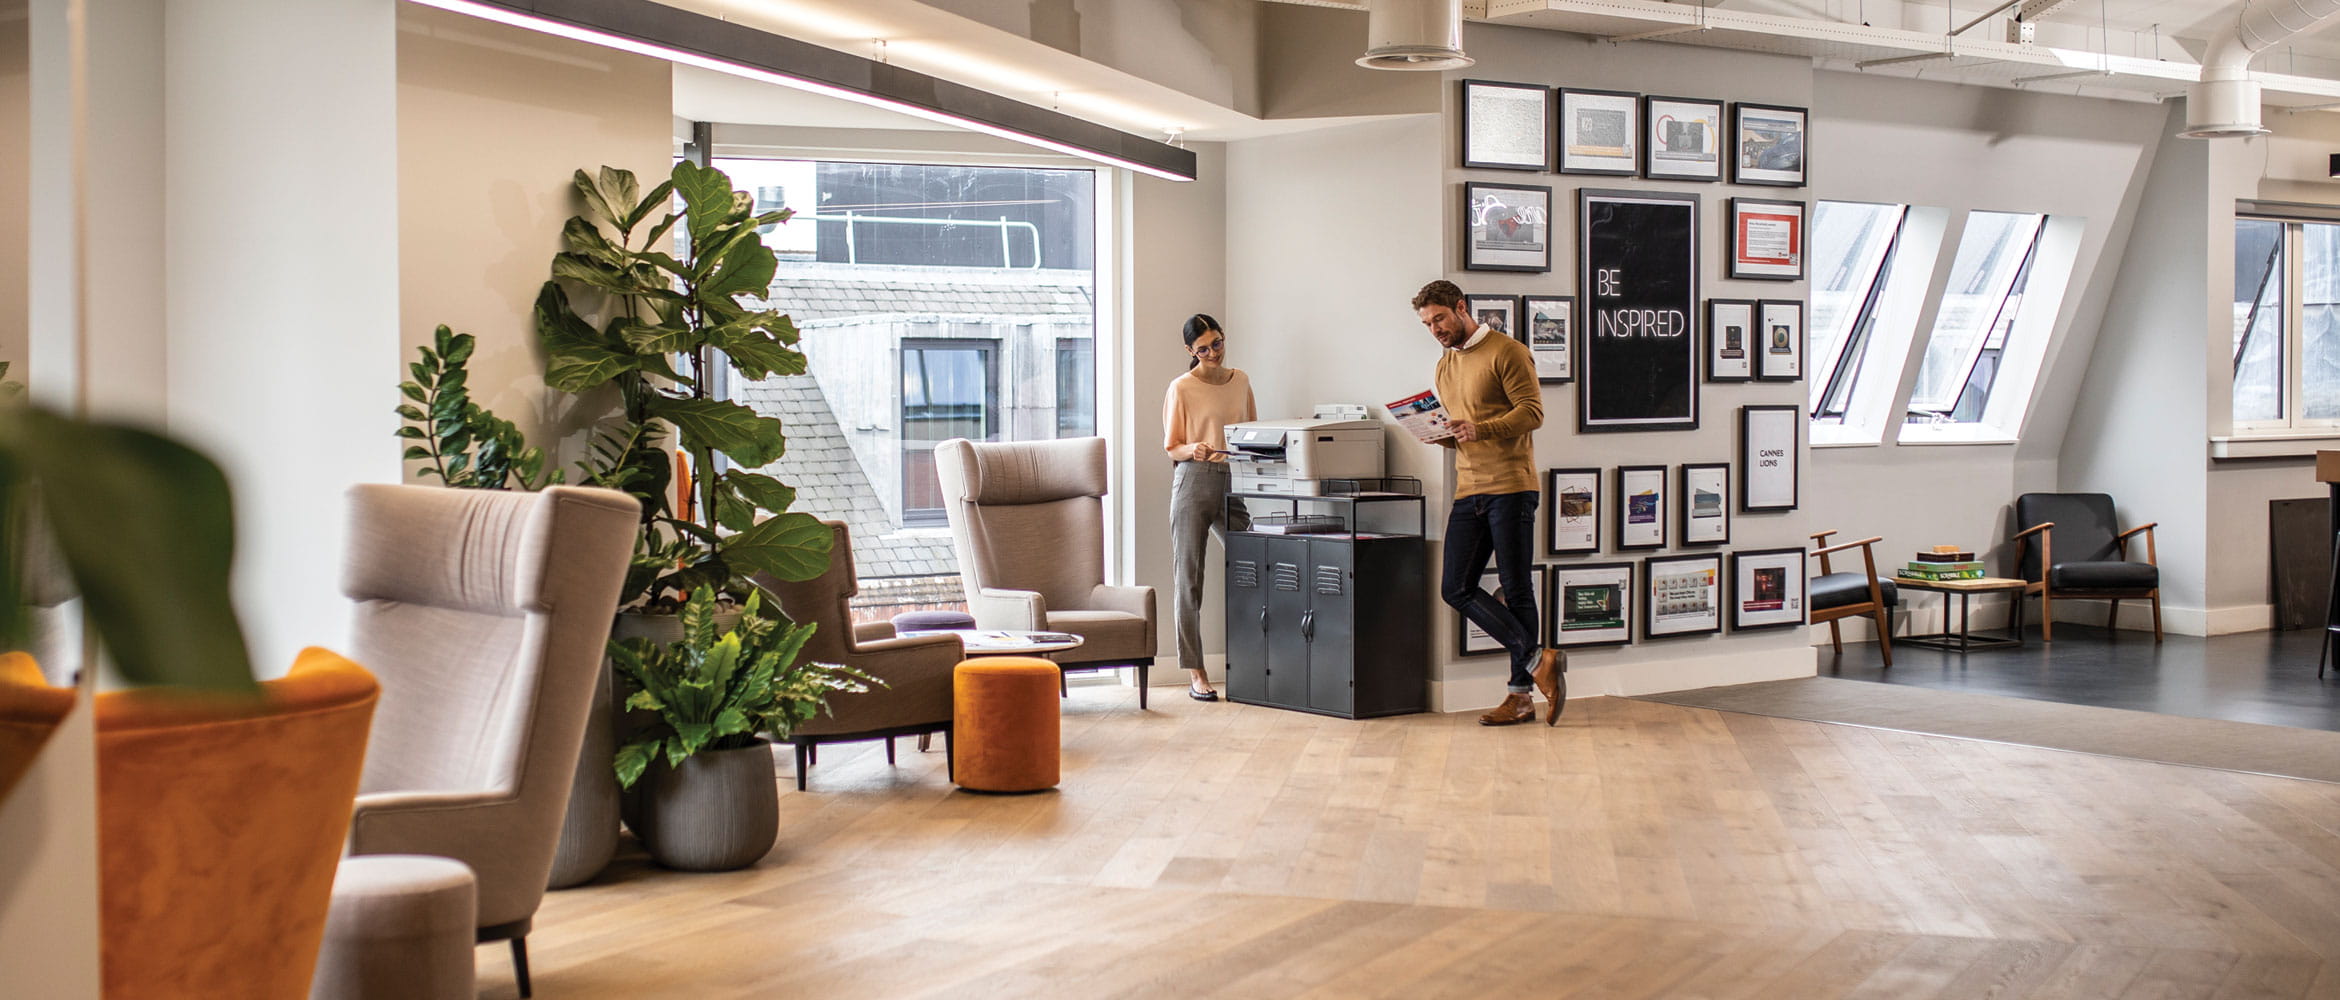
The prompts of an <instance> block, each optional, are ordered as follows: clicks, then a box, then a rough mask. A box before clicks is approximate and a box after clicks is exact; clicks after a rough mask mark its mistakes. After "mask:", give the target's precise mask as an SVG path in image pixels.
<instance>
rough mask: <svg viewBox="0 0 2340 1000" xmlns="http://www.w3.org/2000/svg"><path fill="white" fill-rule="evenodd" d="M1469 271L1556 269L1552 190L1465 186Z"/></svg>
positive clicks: (1523, 186) (1465, 264)
mask: <svg viewBox="0 0 2340 1000" xmlns="http://www.w3.org/2000/svg"><path fill="white" fill-rule="evenodd" d="M1463 269H1464V270H1468V271H1549V270H1551V269H1552V189H1551V188H1548V187H1536V186H1533V185H1528V184H1482V183H1479V182H1477V181H1471V182H1467V183H1465V184H1464V185H1463Z"/></svg>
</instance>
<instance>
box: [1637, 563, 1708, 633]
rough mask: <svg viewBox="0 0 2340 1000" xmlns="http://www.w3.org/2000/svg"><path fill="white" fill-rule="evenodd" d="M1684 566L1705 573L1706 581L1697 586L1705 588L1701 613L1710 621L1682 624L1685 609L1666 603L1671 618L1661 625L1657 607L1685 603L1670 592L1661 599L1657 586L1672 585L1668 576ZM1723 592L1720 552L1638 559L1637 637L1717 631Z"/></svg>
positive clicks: (1670, 577) (1675, 573) (1679, 574)
mask: <svg viewBox="0 0 2340 1000" xmlns="http://www.w3.org/2000/svg"><path fill="white" fill-rule="evenodd" d="M1685 566H1690V567H1698V568H1700V569H1703V570H1705V572H1706V583H1705V586H1704V587H1703V588H1701V589H1703V590H1704V591H1705V594H1704V595H1703V598H1704V601H1705V605H1706V613H1705V616H1706V617H1707V618H1709V619H1711V623H1708V624H1692V625H1688V626H1687V627H1685V626H1684V624H1683V623H1682V621H1681V620H1680V618H1681V617H1683V616H1684V613H1685V612H1686V611H1688V610H1689V609H1687V608H1683V607H1672V606H1669V607H1667V608H1666V612H1665V613H1666V615H1667V616H1668V617H1669V618H1671V619H1674V620H1671V621H1668V622H1667V623H1665V624H1664V625H1663V626H1662V627H1661V626H1660V624H1659V622H1658V615H1659V606H1660V605H1661V604H1666V605H1672V604H1680V603H1686V602H1685V601H1684V600H1683V599H1682V598H1680V597H1676V596H1672V595H1667V598H1666V600H1663V601H1661V600H1660V599H1659V598H1660V596H1661V595H1660V594H1659V593H1658V588H1659V586H1660V585H1661V584H1664V585H1666V586H1669V587H1671V586H1673V584H1674V581H1673V580H1672V578H1673V577H1677V576H1681V575H1683V574H1682V572H1681V569H1680V567H1685ZM1725 593H1727V588H1725V587H1724V586H1723V558H1722V553H1720V552H1701V553H1693V554H1690V555H1678V556H1650V557H1649V558H1646V559H1643V560H1642V561H1641V637H1642V638H1644V639H1681V638H1687V637H1689V636H1698V635H1715V634H1718V633H1720V632H1721V631H1722V628H1723V605H1724V603H1725V600H1724V596H1723V595H1724V594H1725Z"/></svg>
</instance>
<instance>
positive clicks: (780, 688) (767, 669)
mask: <svg viewBox="0 0 2340 1000" xmlns="http://www.w3.org/2000/svg"><path fill="white" fill-rule="evenodd" d="M760 604H761V594H760V592H757V591H755V590H753V589H752V588H751V589H750V591H749V593H748V597H747V601H746V603H745V604H743V605H742V606H741V609H740V611H741V613H740V618H739V624H738V625H737V626H735V627H733V628H732V630H731V631H729V632H721V633H720V634H718V633H719V632H720V630H719V629H717V627H716V625H715V590H714V588H712V587H705V586H702V587H700V588H698V589H696V590H694V591H692V592H691V597H690V600H689V601H686V602H684V604H683V607H682V612H681V614H682V628H683V638H682V641H680V642H675V643H658V642H653V641H651V640H649V639H643V638H632V639H625V640H621V641H618V642H613V643H611V644H610V647H609V653H610V659H611V660H612V661H614V662H615V663H616V665H617V670H618V674H619V676H621V677H623V678H625V679H626V681H627V682H628V684H629V686H630V688H631V689H632V693H631V694H630V695H628V696H627V698H626V708H627V709H629V710H633V709H639V710H643V711H649V712H656V713H657V714H658V722H657V723H656V724H654V725H651V726H647V727H645V728H644V729H642V730H641V731H640V732H638V733H636V734H635V738H634V739H633V741H632V742H629V743H627V744H626V745H625V746H622V747H619V748H618V752H617V760H616V767H617V779H618V785H619V786H620V787H624V788H632V787H634V782H635V781H638V780H640V779H641V777H642V773H643V772H644V771H646V770H648V769H649V767H650V764H651V763H652V762H653V761H657V760H662V759H663V760H664V761H666V764H667V766H668V767H679V766H681V764H682V762H683V761H684V760H685V759H687V758H688V757H690V756H691V755H692V754H695V753H698V752H699V751H701V750H737V749H740V748H742V747H748V746H753V745H755V741H756V734H757V733H770V734H772V735H773V736H774V737H775V738H778V739H786V738H787V737H788V734H789V733H792V732H794V731H795V730H796V726H797V725H798V724H799V723H803V722H805V721H808V720H810V719H811V718H812V717H813V716H814V715H816V714H818V713H820V712H822V711H824V710H826V709H827V708H828V703H829V696H830V695H832V694H839V693H844V694H859V693H861V692H864V691H867V690H869V685H871V684H878V685H881V686H882V685H883V684H884V683H885V682H884V681H880V680H878V679H877V678H875V677H871V676H870V675H868V674H865V673H863V672H861V671H859V670H855V669H853V668H851V667H846V666H840V665H835V664H827V663H807V662H804V661H802V660H800V659H798V656H797V654H799V653H801V652H803V650H804V644H805V641H806V640H808V639H810V638H812V634H813V630H814V629H815V628H817V627H818V626H817V625H813V624H802V625H800V624H796V623H793V622H788V621H785V620H776V619H772V618H766V617H764V616H763V614H762V613H761V610H760V607H759V605H760Z"/></svg>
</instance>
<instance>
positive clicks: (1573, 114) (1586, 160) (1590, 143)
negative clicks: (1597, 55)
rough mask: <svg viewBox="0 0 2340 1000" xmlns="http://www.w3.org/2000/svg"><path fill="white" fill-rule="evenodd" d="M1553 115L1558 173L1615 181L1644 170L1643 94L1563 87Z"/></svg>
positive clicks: (1553, 152) (1553, 166) (1553, 133)
mask: <svg viewBox="0 0 2340 1000" xmlns="http://www.w3.org/2000/svg"><path fill="white" fill-rule="evenodd" d="M1553 114H1554V116H1555V118H1554V120H1553V125H1552V143H1553V150H1552V169H1553V170H1554V171H1555V172H1557V173H1563V174H1598V175H1606V176H1611V177H1631V176H1633V175H1635V174H1636V173H1639V172H1640V163H1641V156H1640V146H1641V95H1640V94H1637V93H1634V92H1633V91H1630V90H1587V89H1583V88H1578V87H1562V88H1560V100H1559V101H1558V102H1556V103H1555V105H1554V107H1553ZM1572 140H1573V141H1572Z"/></svg>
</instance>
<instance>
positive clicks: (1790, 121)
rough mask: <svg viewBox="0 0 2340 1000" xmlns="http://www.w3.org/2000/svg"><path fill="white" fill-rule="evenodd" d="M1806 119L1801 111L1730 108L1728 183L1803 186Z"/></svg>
mask: <svg viewBox="0 0 2340 1000" xmlns="http://www.w3.org/2000/svg"><path fill="white" fill-rule="evenodd" d="M1809 119H1810V114H1809V112H1807V111H1805V109H1803V108H1784V107H1780V106H1778V105H1774V104H1749V103H1747V102H1745V101H1740V102H1738V103H1736V104H1733V105H1731V183H1733V184H1770V185H1774V186H1777V187H1803V186H1804V169H1805V164H1806V161H1807V159H1808V158H1809V149H1808V147H1809V145H1810V144H1809V143H1807V142H1806V141H1805V135H1804V133H1805V125H1806V123H1807V122H1808V120H1809Z"/></svg>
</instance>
